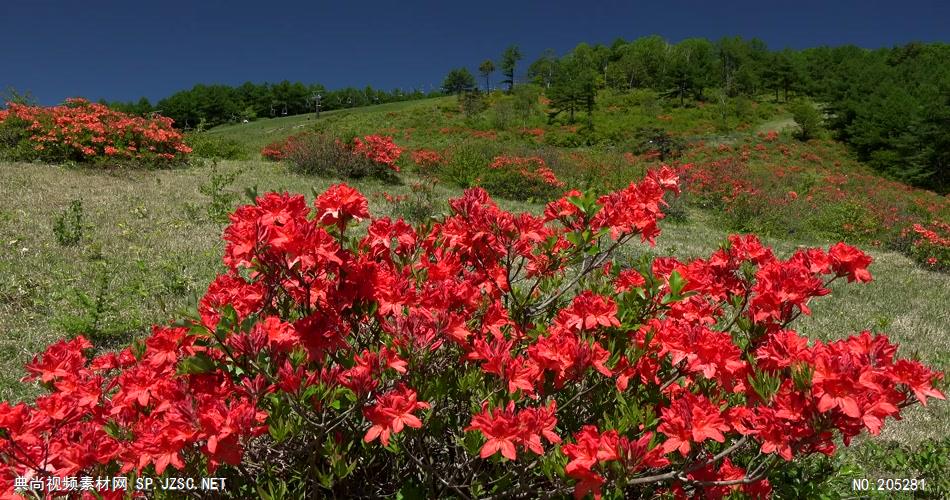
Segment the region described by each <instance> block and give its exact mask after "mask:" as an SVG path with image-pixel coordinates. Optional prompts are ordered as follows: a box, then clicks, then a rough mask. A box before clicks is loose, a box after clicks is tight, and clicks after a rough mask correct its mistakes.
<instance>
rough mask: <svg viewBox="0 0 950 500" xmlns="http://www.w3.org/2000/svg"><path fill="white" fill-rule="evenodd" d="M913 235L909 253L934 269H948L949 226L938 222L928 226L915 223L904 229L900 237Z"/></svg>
mask: <svg viewBox="0 0 950 500" xmlns="http://www.w3.org/2000/svg"><path fill="white" fill-rule="evenodd" d="M911 233H913V237H912V240H913V242H912V243H911V247H910V253H911V254H912V255H913V256H914V257H915V258H916V259H917V260H919V261H921V262H924V263H926V264H927V265H928V266H930V267H932V268H934V269H942V270H948V269H950V224H948V223H946V222H942V221H939V220H934V221H931V222H930V224H926V225H924V224H920V223H915V224H913V225H912V226H911V227H910V228H905V229H904V231H903V232H902V236H904V237H907V236H909V235H910V234H911Z"/></svg>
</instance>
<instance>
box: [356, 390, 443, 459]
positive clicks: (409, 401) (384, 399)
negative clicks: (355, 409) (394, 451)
mask: <svg viewBox="0 0 950 500" xmlns="http://www.w3.org/2000/svg"><path fill="white" fill-rule="evenodd" d="M429 407H430V406H429V403H425V402H422V401H416V391H414V390H412V389H409V388H408V387H406V386H404V385H400V386H398V387H396V388H395V389H393V390H391V391H389V392H387V393H386V394H384V395H383V396H381V397H380V398H378V399H377V401H376V404H375V405H373V406H371V407H367V408H364V409H363V415H364V416H365V417H366V418H367V419H368V420H369V421H370V422H372V423H373V425H372V426H370V428H369V430H367V431H366V435H365V436H363V441H364V442H367V443H369V442H372V441H373V440H375V439H376V438H379V440H380V441H381V442H382V443H383V446H389V437H390V436H391V435H392V434H396V433H399V432H402V429H403V427H404V426H409V427H412V428H413V429H418V428H420V427H422V421H421V420H419V418H418V417H416V416H415V415H413V414H412V413H413V412H414V411H416V410H421V409H427V408H429Z"/></svg>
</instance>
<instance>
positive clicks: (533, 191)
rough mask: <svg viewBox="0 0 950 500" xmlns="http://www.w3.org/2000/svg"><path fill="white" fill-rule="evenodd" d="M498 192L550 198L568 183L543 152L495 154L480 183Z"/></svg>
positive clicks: (524, 196) (481, 175) (504, 194)
mask: <svg viewBox="0 0 950 500" xmlns="http://www.w3.org/2000/svg"><path fill="white" fill-rule="evenodd" d="M478 184H479V185H480V186H483V187H484V188H485V189H487V190H488V191H489V192H491V193H492V194H494V195H496V196H502V197H505V198H512V199H522V200H524V199H536V200H537V199H540V200H549V199H551V198H553V197H554V196H555V193H557V192H558V190H559V189H561V188H563V187H564V186H565V185H566V184H565V183H564V182H563V181H562V180H560V179H558V178H557V176H556V175H555V174H554V171H553V170H551V168H550V167H549V166H548V164H547V162H546V161H545V160H544V158H541V157H540V156H530V157H522V156H508V155H502V156H495V157H494V158H493V159H492V161H491V163H490V164H489V165H488V169H487V170H485V171H484V172H482V173H481V174H480V179H479V183H478Z"/></svg>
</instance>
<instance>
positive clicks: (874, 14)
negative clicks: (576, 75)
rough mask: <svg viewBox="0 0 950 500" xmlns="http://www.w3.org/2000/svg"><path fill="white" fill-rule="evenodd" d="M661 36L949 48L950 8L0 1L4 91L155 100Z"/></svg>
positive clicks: (368, 78) (436, 69)
mask: <svg viewBox="0 0 950 500" xmlns="http://www.w3.org/2000/svg"><path fill="white" fill-rule="evenodd" d="M649 34H659V35H662V36H664V37H665V38H667V39H668V40H671V41H674V42H675V41H678V40H681V39H683V38H688V37H692V36H701V37H708V38H712V39H717V38H719V37H721V36H726V35H740V36H742V37H745V38H751V37H758V38H761V39H763V40H764V41H765V42H766V43H767V44H768V46H769V47H770V48H784V47H792V48H804V47H812V46H818V45H843V44H855V45H859V46H862V47H868V48H876V47H887V46H892V45H896V44H903V43H906V42H909V41H915V40H917V41H942V42H948V41H950V0H930V1H924V0H901V1H887V0H863V1H853V0H825V1H813V0H800V1H791V2H774V1H771V2H770V1H767V0H751V1H747V0H742V1H706V0H695V1H684V0H651V1H639V0H638V1H627V2H618V1H600V0H588V1H583V2H581V1H565V2H559V1H517V0H507V1H493V0H492V1H486V0H475V1H467V2H452V1H447V0H441V1H403V2H396V1H391V2H377V1H371V0H364V1H359V2H327V1H319V0H309V1H307V0H303V1H280V0H270V1H261V0H258V1H253V2H250V1H244V0H230V1H210V0H209V1H201V0H163V1H151V0H122V1H118V0H112V1H105V0H86V1H80V0H58V1H53V0H48V1H47V0H0V47H2V52H0V88H6V87H9V86H13V87H15V88H16V89H18V90H21V91H23V90H29V91H31V92H32V93H33V95H34V96H35V97H36V98H37V99H38V100H39V101H40V102H42V103H46V104H50V103H57V102H60V101H61V100H62V99H64V98H65V97H68V96H85V97H89V98H92V99H98V98H103V97H104V98H106V99H109V100H116V99H118V100H130V99H138V98H139V97H141V96H145V97H148V98H149V99H151V100H152V101H153V102H154V101H155V100H156V99H158V98H161V97H165V96H167V95H169V94H171V93H173V92H175V91H177V90H181V89H185V88H190V87H191V86H192V85H194V84H196V83H226V84H240V83H242V82H244V81H248V80H250V81H255V82H263V81H271V82H275V81H280V80H284V79H287V80H291V81H297V80H299V81H303V82H305V83H322V84H324V85H326V86H327V87H330V88H338V87H343V86H347V85H354V86H365V85H367V84H370V85H373V86H374V87H379V88H384V89H387V90H388V89H393V88H397V87H402V88H411V87H419V86H423V85H424V86H425V87H426V89H427V90H428V87H429V85H433V86H436V87H437V86H438V85H439V83H440V82H441V80H442V77H443V76H444V75H445V73H446V72H447V71H448V70H449V69H450V68H452V67H456V66H467V67H469V68H471V69H472V70H473V72H474V69H475V68H476V67H477V65H478V63H479V62H481V61H482V60H484V59H486V58H492V59H497V57H498V55H499V54H500V53H501V51H502V50H503V49H504V47H505V46H507V45H508V44H511V43H515V44H518V45H519V46H520V47H521V49H522V52H523V53H524V54H525V56H526V58H525V61H524V63H523V64H522V69H523V68H524V67H525V66H526V64H527V62H529V61H531V60H533V59H534V58H536V57H537V56H538V55H539V54H540V53H541V52H542V51H543V50H544V49H545V48H552V49H554V50H555V51H557V52H558V53H559V54H563V53H564V52H566V51H567V50H569V49H570V48H571V47H573V46H574V45H576V44H577V43H578V42H581V41H587V42H591V43H597V42H600V43H606V44H609V43H610V42H611V41H613V40H614V39H615V38H617V37H623V38H626V39H633V38H636V37H639V36H643V35H649Z"/></svg>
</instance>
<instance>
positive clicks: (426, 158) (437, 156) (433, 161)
mask: <svg viewBox="0 0 950 500" xmlns="http://www.w3.org/2000/svg"><path fill="white" fill-rule="evenodd" d="M410 157H411V158H412V163H415V165H416V167H418V168H419V170H420V171H427V170H432V169H436V168H439V167H441V166H442V165H443V164H444V163H445V157H443V156H442V154H441V153H439V152H438V151H433V150H431V149H417V150H415V151H413V152H412V153H411V154H410Z"/></svg>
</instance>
